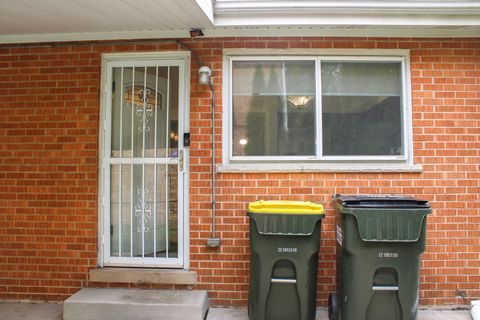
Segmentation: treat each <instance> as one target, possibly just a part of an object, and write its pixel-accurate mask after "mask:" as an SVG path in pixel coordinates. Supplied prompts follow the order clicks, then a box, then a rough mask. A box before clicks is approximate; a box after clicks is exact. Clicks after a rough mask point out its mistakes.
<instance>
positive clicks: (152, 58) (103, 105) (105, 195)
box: [97, 51, 190, 270]
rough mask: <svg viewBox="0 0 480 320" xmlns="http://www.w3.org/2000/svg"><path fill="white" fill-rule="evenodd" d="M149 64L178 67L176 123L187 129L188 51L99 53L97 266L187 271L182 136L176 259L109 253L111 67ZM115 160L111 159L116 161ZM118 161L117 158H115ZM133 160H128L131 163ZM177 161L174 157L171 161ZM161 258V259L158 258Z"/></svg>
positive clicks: (186, 184)
mask: <svg viewBox="0 0 480 320" xmlns="http://www.w3.org/2000/svg"><path fill="white" fill-rule="evenodd" d="M148 63H153V64H157V65H159V66H162V65H164V66H178V67H179V71H180V73H179V86H180V87H179V97H178V100H179V101H178V104H179V117H183V121H180V122H179V127H178V130H179V133H182V134H183V132H189V131H190V130H189V123H190V121H189V110H190V108H189V91H190V86H189V83H190V67H189V66H190V53H189V52H185V51H178V52H149V53H112V54H104V55H102V79H101V86H102V87H101V93H100V119H101V120H100V134H99V154H100V158H99V199H98V203H99V206H98V225H99V228H98V233H99V237H98V238H99V241H98V263H97V264H98V266H99V267H105V266H115V267H145V268H181V269H184V270H188V269H189V268H190V260H189V255H190V250H189V249H190V241H189V239H190V238H189V223H188V221H189V202H188V199H189V174H188V168H189V148H185V147H184V146H183V139H179V144H178V150H179V152H180V151H182V152H183V170H180V171H179V182H178V190H179V193H180V192H181V193H182V194H179V203H178V211H179V213H178V214H179V216H178V219H179V222H178V234H179V241H180V240H182V241H183V245H180V243H179V251H178V257H177V258H125V259H123V258H112V257H110V255H109V251H110V247H109V241H108V240H107V239H106V238H107V237H108V236H109V230H110V219H109V212H110V197H109V196H110V192H109V191H110V190H108V186H109V185H110V182H109V181H110V171H109V166H108V161H107V160H108V159H109V158H110V153H111V140H110V139H111V130H112V127H111V123H110V122H109V119H111V110H110V108H111V103H110V101H111V91H110V90H109V88H110V87H111V81H112V77H111V76H112V75H111V70H112V69H113V68H114V67H132V66H145V65H146V64H148ZM146 159H147V160H146V161H147V162H149V163H150V162H151V163H154V164H156V163H157V162H156V161H154V160H152V159H151V158H146ZM115 161H117V160H114V161H113V162H115ZM117 162H118V161H117ZM134 162H135V159H132V160H131V161H130V162H129V163H134ZM176 163H178V160H174V161H173V162H172V164H176ZM160 260H162V261H160Z"/></svg>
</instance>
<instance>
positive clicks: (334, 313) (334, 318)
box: [328, 293, 338, 320]
mask: <svg viewBox="0 0 480 320" xmlns="http://www.w3.org/2000/svg"><path fill="white" fill-rule="evenodd" d="M328 319H329V320H338V301H337V294H336V293H330V294H329V295H328Z"/></svg>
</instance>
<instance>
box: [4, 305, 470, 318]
mask: <svg viewBox="0 0 480 320" xmlns="http://www.w3.org/2000/svg"><path fill="white" fill-rule="evenodd" d="M62 311H63V305H62V304H54V303H39V304H36V303H35V304H34V303H0V319H1V320H62ZM159 319H161V318H159ZM316 319H317V320H327V319H328V318H327V313H326V311H325V310H322V309H319V310H318V311H317V317H316ZM471 319H472V318H471V316H470V311H468V310H442V309H424V308H421V309H420V311H419V316H418V320H471ZM96 320H97V319H96ZM132 320H135V319H132ZM164 320H168V319H164ZM207 320H248V316H247V310H245V309H226V308H210V311H209V312H208V315H207Z"/></svg>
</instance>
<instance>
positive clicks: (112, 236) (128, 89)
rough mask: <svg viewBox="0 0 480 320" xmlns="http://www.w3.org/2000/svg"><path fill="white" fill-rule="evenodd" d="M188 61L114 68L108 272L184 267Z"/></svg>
mask: <svg viewBox="0 0 480 320" xmlns="http://www.w3.org/2000/svg"><path fill="white" fill-rule="evenodd" d="M184 78H185V61H184V60H146V61H131V60H127V61H110V62H107V63H106V76H105V85H106V87H105V88H106V90H105V91H106V92H105V100H106V101H105V106H106V110H105V125H104V126H105V128H104V134H105V139H104V144H105V148H104V151H105V153H104V160H103V168H104V184H103V185H104V193H105V195H104V196H105V198H104V205H103V212H104V216H103V224H104V228H103V242H104V243H103V264H104V265H105V266H139V267H168V268H182V267H184V248H185V238H184V235H185V232H184V205H183V204H184V188H185V185H186V184H185V181H184V179H185V176H186V175H185V174H184V173H185V172H184V168H185V167H187V166H186V165H185V164H184V149H183V147H184V146H183V139H179V137H183V131H184V111H185V110H184V107H183V106H184V105H185V103H184V102H185V95H184V87H183V84H184V83H185V79H184Z"/></svg>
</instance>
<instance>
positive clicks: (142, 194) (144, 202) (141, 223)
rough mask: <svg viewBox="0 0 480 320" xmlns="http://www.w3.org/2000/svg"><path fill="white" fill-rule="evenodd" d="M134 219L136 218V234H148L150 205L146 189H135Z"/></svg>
mask: <svg viewBox="0 0 480 320" xmlns="http://www.w3.org/2000/svg"><path fill="white" fill-rule="evenodd" d="M142 206H143V208H142ZM135 217H136V218H137V232H145V233H147V232H149V231H150V220H151V219H150V218H151V217H152V205H151V199H150V190H149V189H148V188H144V189H143V190H142V188H138V189H137V201H136V203H135Z"/></svg>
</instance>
